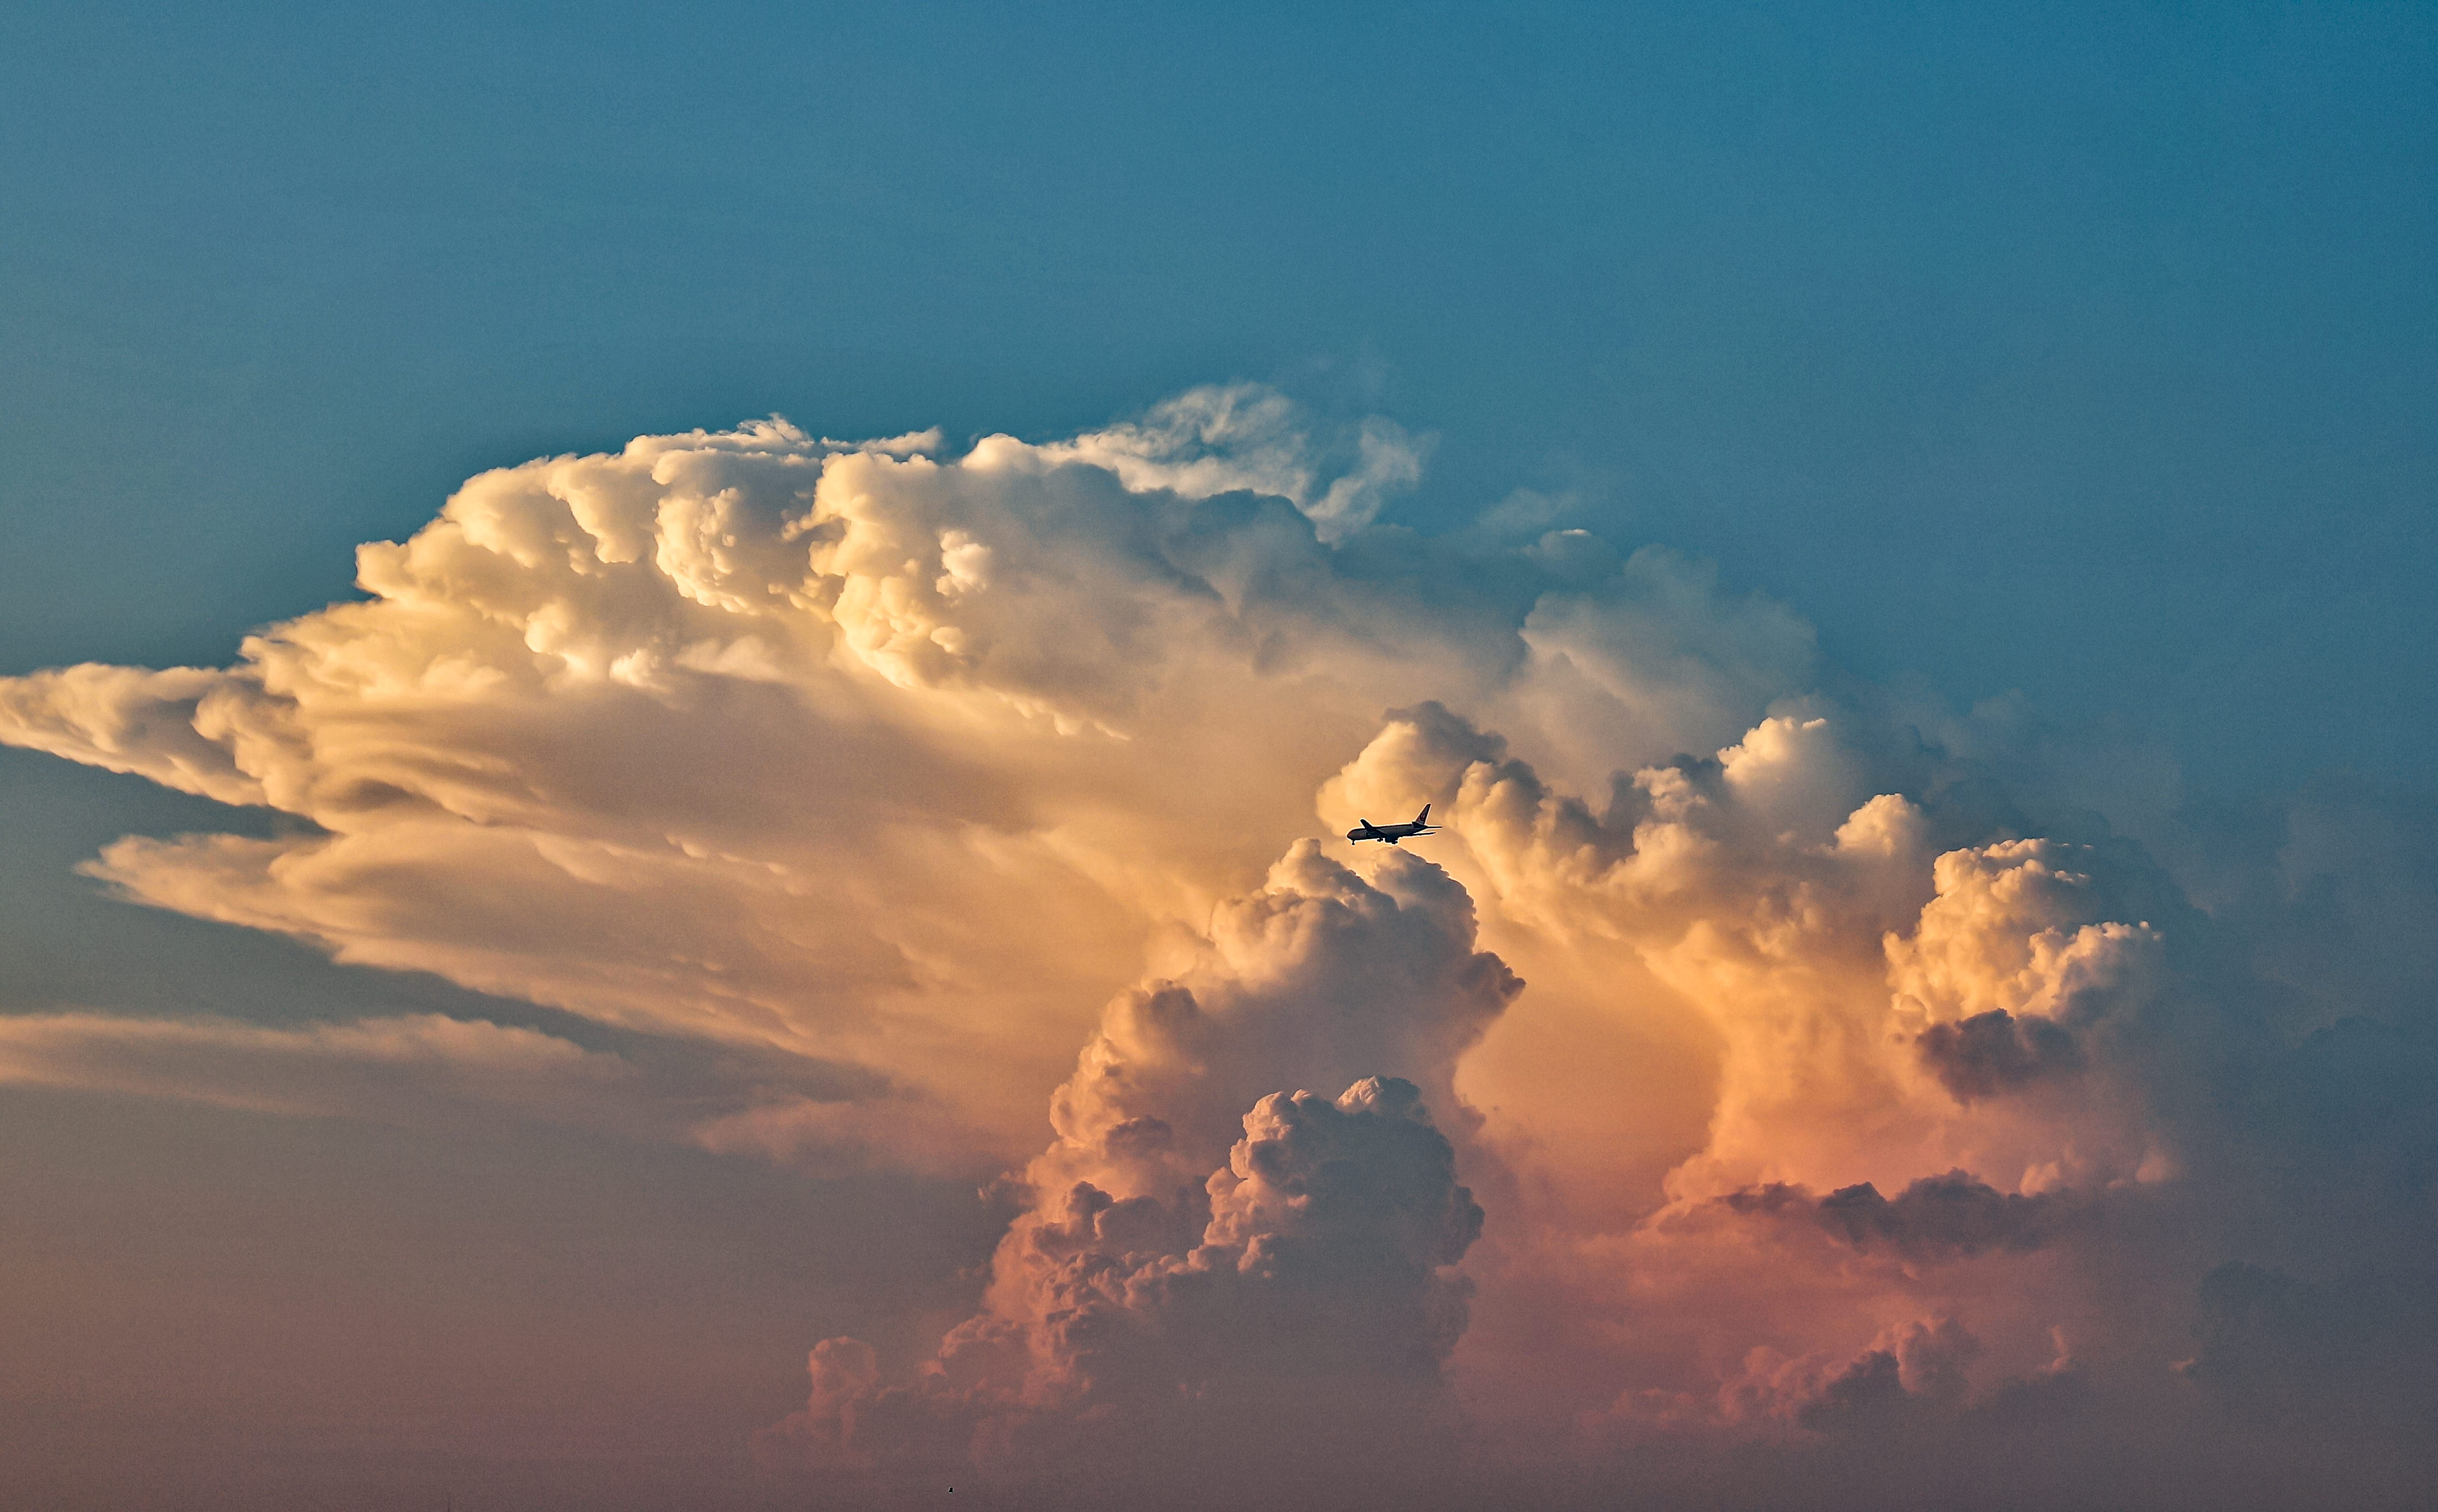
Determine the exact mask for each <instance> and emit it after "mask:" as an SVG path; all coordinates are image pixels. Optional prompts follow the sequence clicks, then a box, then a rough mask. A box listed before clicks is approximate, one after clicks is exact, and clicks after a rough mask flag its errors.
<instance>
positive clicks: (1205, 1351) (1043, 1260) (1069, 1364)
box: [762, 1078, 1482, 1489]
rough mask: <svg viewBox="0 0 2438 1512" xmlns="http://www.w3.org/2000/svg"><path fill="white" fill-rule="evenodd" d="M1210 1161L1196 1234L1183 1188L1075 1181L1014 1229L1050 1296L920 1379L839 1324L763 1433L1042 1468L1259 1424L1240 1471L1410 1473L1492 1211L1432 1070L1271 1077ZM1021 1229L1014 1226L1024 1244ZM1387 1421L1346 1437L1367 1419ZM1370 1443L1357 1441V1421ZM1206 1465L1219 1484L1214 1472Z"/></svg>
mask: <svg viewBox="0 0 2438 1512" xmlns="http://www.w3.org/2000/svg"><path fill="white" fill-rule="evenodd" d="M1244 1130H1245V1133H1244V1137H1243V1138H1242V1139H1240V1140H1239V1141H1237V1143H1236V1145H1235V1147H1234V1148H1233V1150H1231V1151H1230V1152H1229V1156H1228V1165H1227V1166H1226V1167H1224V1168H1222V1169H1219V1170H1218V1171H1215V1172H1213V1173H1212V1174H1211V1176H1210V1179H1209V1182H1208V1187H1207V1191H1208V1197H1209V1207H1210V1218H1209V1220H1208V1222H1207V1223H1206V1224H1205V1226H1204V1228H1203V1230H1202V1232H1201V1234H1200V1236H1199V1242H1198V1243H1197V1242H1193V1240H1192V1239H1190V1238H1188V1237H1187V1236H1186V1233H1185V1232H1184V1231H1181V1230H1180V1229H1179V1228H1178V1226H1177V1223H1176V1218H1177V1210H1176V1209H1175V1208H1172V1207H1168V1206H1165V1205H1164V1204H1160V1203H1158V1202H1157V1201H1156V1200H1154V1199H1151V1198H1141V1197H1138V1198H1130V1199H1125V1200H1122V1201H1121V1200H1118V1199H1115V1198H1112V1197H1111V1196H1110V1195H1109V1194H1108V1193H1106V1192H1104V1191H1102V1190H1100V1189H1099V1188H1098V1187H1093V1186H1092V1185H1090V1184H1089V1183H1085V1182H1079V1183H1077V1184H1076V1185H1075V1186H1074V1187H1072V1188H1071V1189H1070V1190H1069V1191H1068V1192H1066V1193H1064V1194H1061V1195H1060V1196H1059V1197H1058V1198H1057V1199H1056V1200H1055V1201H1054V1202H1052V1203H1050V1204H1044V1205H1043V1206H1042V1207H1040V1208H1038V1209H1036V1211H1035V1212H1034V1214H1033V1215H1032V1217H1031V1218H1030V1220H1029V1221H1028V1222H1026V1223H1025V1224H1024V1225H1023V1226H1022V1227H1020V1228H1019V1230H1018V1234H1019V1235H1020V1236H1021V1238H1020V1244H1021V1250H1020V1251H1018V1252H1014V1253H1012V1251H1011V1248H1006V1247H1003V1248H1002V1251H1001V1257H1000V1258H1001V1272H1000V1285H999V1287H998V1288H997V1289H996V1290H997V1291H998V1294H999V1295H1000V1296H1001V1297H1005V1296H1007V1295H1008V1294H1010V1292H1013V1291H1015V1290H1016V1288H1012V1287H1011V1286H1009V1284H1008V1283H1009V1282H1010V1281H1011V1280H1012V1279H1016V1277H1014V1276H1012V1275H1010V1271H1011V1269H1012V1268H1015V1269H1016V1270H1018V1271H1019V1272H1020V1285H1021V1291H1022V1294H1023V1295H1024V1296H1025V1298H1026V1300H1027V1301H1028V1302H1029V1303H1030V1304H1032V1306H1033V1312H1032V1314H1031V1315H1030V1316H1024V1317H1017V1316H1010V1315H1008V1314H1007V1313H1005V1312H1003V1311H994V1312H986V1313H983V1314H980V1315H978V1316H977V1317H975V1318H973V1319H970V1320H968V1321H967V1322H966V1323H964V1324H963V1325H961V1326H960V1327H957V1328H956V1329H954V1330H952V1331H951V1332H950V1333H949V1335H948V1336H947V1337H946V1339H945V1340H944V1341H943V1343H942V1345H941V1348H940V1353H939V1357H938V1358H937V1359H936V1360H934V1361H932V1362H930V1363H927V1365H926V1366H925V1367H924V1370H923V1372H922V1373H921V1374H920V1375H918V1376H917V1377H916V1378H915V1379H914V1380H912V1381H910V1382H908V1383H906V1384H902V1385H891V1384H885V1383H884V1382H883V1381H882V1379H881V1376H880V1373H879V1371H878V1368H877V1364H876V1359H875V1356H874V1351H873V1350H872V1348H871V1346H870V1345H866V1344H864V1343H862V1342H861V1341H859V1340H855V1339H831V1340H825V1341H823V1342H822V1343H821V1345H817V1346H816V1347H815V1349H814V1351H813V1354H812V1357H811V1360H810V1369H811V1374H812V1381H813V1388H812V1393H811V1396H810V1397H809V1398H808V1399H807V1401H806V1404H805V1408H804V1412H802V1413H799V1414H797V1415H793V1416H791V1417H789V1418H788V1419H786V1421H785V1422H783V1423H781V1424H779V1425H777V1426H776V1427H775V1428H774V1429H772V1430H771V1431H770V1432H769V1433H766V1434H765V1435H764V1437H763V1441H762V1449H763V1452H764V1455H765V1458H766V1462H769V1463H774V1464H778V1465H783V1466H786V1467H788V1468H800V1467H801V1468H815V1469H820V1470H825V1471H831V1472H836V1471H839V1470H847V1471H871V1470H874V1469H892V1468H894V1469H900V1470H912V1469H915V1468H921V1469H923V1470H925V1471H927V1472H929V1473H933V1474H941V1473H948V1474H953V1473H959V1468H958V1467H959V1466H960V1464H962V1465H963V1469H964V1471H966V1472H972V1471H976V1470H979V1471H980V1472H982V1473H984V1474H986V1475H989V1476H991V1477H992V1478H994V1479H996V1480H998V1481H1000V1482H1002V1483H1006V1482H1013V1483H1015V1484H1017V1485H1022V1484H1026V1483H1028V1482H1037V1481H1038V1480H1040V1479H1041V1477H1043V1476H1044V1475H1045V1474H1049V1473H1051V1472H1052V1471H1054V1469H1055V1468H1056V1467H1057V1465H1058V1464H1059V1463H1060V1461H1061V1460H1063V1459H1066V1458H1068V1457H1070V1456H1072V1455H1075V1454H1077V1453H1079V1452H1080V1453H1085V1454H1088V1455H1090V1456H1091V1457H1093V1458H1094V1459H1096V1460H1098V1461H1101V1462H1103V1463H1107V1462H1109V1461H1111V1460H1112V1458H1113V1457H1114V1458H1119V1459H1122V1457H1123V1455H1124V1453H1125V1451H1126V1447H1127V1445H1128V1444H1129V1443H1131V1444H1133V1445H1135V1446H1136V1447H1138V1448H1140V1446H1141V1445H1142V1442H1143V1440H1144V1439H1145V1438H1146V1437H1149V1436H1152V1435H1158V1434H1178V1433H1196V1434H1198V1435H1210V1434H1213V1433H1223V1432H1225V1433H1258V1434H1259V1435H1260V1437H1261V1439H1262V1440H1263V1453H1264V1454H1265V1455H1268V1456H1271V1462H1270V1463H1267V1464H1262V1465H1256V1466H1252V1467H1247V1466H1245V1465H1241V1464H1240V1465H1236V1466H1233V1467H1214V1468H1215V1469H1216V1470H1217V1473H1219V1475H1220V1476H1221V1477H1222V1484H1225V1485H1241V1484H1244V1483H1245V1482H1246V1480H1247V1479H1254V1480H1258V1479H1261V1478H1263V1477H1264V1476H1266V1475H1269V1474H1273V1473H1276V1472H1278V1471H1279V1470H1280V1469H1281V1466H1282V1465H1284V1464H1290V1463H1292V1464H1299V1465H1300V1464H1303V1463H1304V1462H1306V1461H1309V1460H1311V1459H1312V1457H1313V1456H1316V1455H1323V1454H1328V1455H1334V1457H1335V1459H1336V1460H1337V1464H1336V1466H1335V1469H1336V1470H1337V1472H1339V1473H1349V1472H1352V1473H1356V1474H1360V1475H1363V1476H1368V1477H1371V1478H1373V1479H1374V1480H1375V1482H1376V1481H1378V1480H1382V1479H1386V1480H1401V1479H1402V1478H1403V1477H1404V1475H1405V1473H1406V1472H1407V1471H1408V1470H1409V1469H1410V1467H1407V1466H1400V1465H1398V1464H1397V1463H1396V1462H1395V1461H1394V1459H1393V1458H1384V1457H1381V1451H1382V1450H1383V1449H1384V1448H1386V1447H1388V1445H1389V1444H1391V1443H1397V1444H1402V1445H1405V1446H1410V1445H1411V1443H1412V1435H1413V1434H1414V1433H1415V1432H1416V1431H1417V1430H1420V1429H1423V1428H1426V1427H1427V1426H1428V1425H1429V1422H1430V1420H1431V1417H1432V1415H1433V1412H1434V1409H1435V1407H1436V1405H1437V1387H1438V1385H1439V1371H1440V1363H1441V1362H1442V1361H1443V1360H1444V1359H1445V1358H1446V1356H1447V1354H1448V1352H1449V1350H1450V1349H1451V1348H1453V1346H1454V1345H1455V1343H1456V1341H1457V1338H1458V1335H1459V1334H1461V1333H1462V1331H1463V1328H1464V1312H1465V1298H1466V1295H1467V1290H1468V1289H1467V1287H1466V1285H1465V1283H1464V1281H1463V1279H1462V1277H1461V1276H1460V1275H1454V1274H1452V1273H1451V1271H1450V1268H1451V1267H1453V1266H1455V1265H1456V1264H1457V1263H1458V1261H1460V1260H1461V1259H1462V1258H1463V1257H1464V1254H1465V1251H1466V1250H1467V1249H1468V1248H1470V1247H1471V1245H1472V1243H1473V1241H1474V1239H1475V1237H1476V1236H1477V1235H1478V1234H1479V1232H1480V1229H1481V1224H1482V1210H1481V1208H1480V1206H1479V1205H1478V1204H1475V1202H1474V1200H1473V1197H1472V1194H1471V1192H1470V1191H1468V1190H1467V1189H1466V1188H1465V1187H1461V1186H1459V1185H1458V1184H1457V1182H1456V1180H1455V1152H1454V1150H1453V1148H1452V1147H1451V1146H1450V1145H1449V1144H1448V1142H1447V1139H1446V1138H1445V1136H1443V1135H1442V1134H1440V1133H1439V1131H1438V1130H1436V1129H1435V1128H1434V1127H1432V1124H1431V1120H1430V1117H1429V1116H1428V1114H1427V1113H1426V1112H1425V1111H1424V1110H1423V1108H1422V1103H1421V1095H1420V1093H1419V1091H1418V1089H1416V1088H1415V1087H1414V1086H1413V1084H1412V1083H1410V1082H1407V1081H1398V1080H1395V1079H1387V1080H1382V1079H1379V1078H1367V1079H1366V1080H1364V1081H1360V1082H1357V1083H1356V1084H1355V1085H1353V1086H1352V1087H1350V1088H1348V1089H1347V1090H1346V1092H1345V1093H1344V1094H1343V1095H1341V1096H1340V1097H1338V1098H1336V1099H1327V1098H1323V1097H1320V1096H1318V1095H1316V1094H1314V1093H1311V1092H1297V1093H1292V1094H1290V1093H1274V1094H1272V1095H1270V1096H1268V1097H1265V1098H1263V1099H1262V1100H1261V1101H1260V1102H1259V1103H1257V1104H1256V1105H1255V1107H1254V1108H1253V1110H1252V1111H1251V1112H1250V1113H1248V1114H1246V1116H1245V1118H1244ZM1018 1242H1019V1240H1018V1239H1016V1237H1013V1236H1012V1238H1011V1246H1013V1245H1015V1244H1016V1243H1018ZM1364 1419H1369V1421H1370V1422H1371V1426H1372V1433H1373V1434H1375V1435H1385V1437H1382V1436H1374V1437H1370V1438H1369V1442H1367V1443H1365V1448H1364V1450H1362V1451H1361V1452H1357V1453H1355V1454H1353V1455H1352V1457H1351V1458H1350V1456H1349V1455H1348V1454H1347V1444H1346V1441H1345V1438H1344V1434H1345V1433H1346V1431H1347V1428H1348V1426H1349V1423H1350V1422H1351V1421H1353V1420H1364ZM1358 1442H1361V1440H1358ZM1208 1488H1209V1487H1208V1486H1206V1489H1208Z"/></svg>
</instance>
